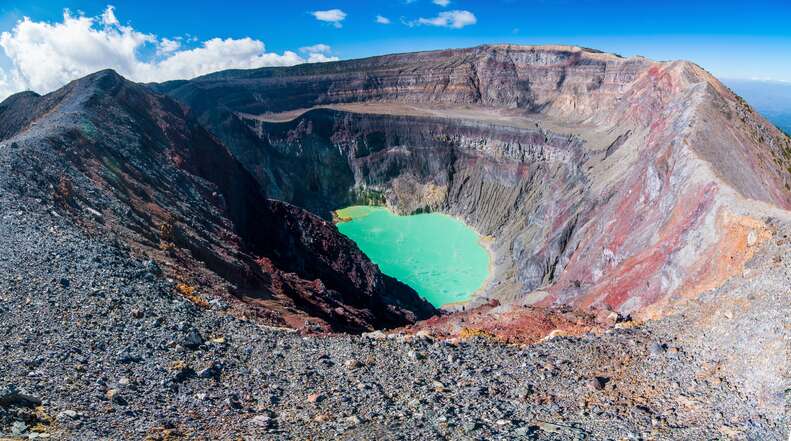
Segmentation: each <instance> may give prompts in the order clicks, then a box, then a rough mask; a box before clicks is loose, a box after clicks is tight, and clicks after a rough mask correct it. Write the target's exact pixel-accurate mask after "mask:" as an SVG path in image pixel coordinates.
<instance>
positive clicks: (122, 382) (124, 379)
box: [118, 377, 131, 386]
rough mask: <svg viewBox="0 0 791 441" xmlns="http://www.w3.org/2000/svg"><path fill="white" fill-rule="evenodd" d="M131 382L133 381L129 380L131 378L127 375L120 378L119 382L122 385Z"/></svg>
mask: <svg viewBox="0 0 791 441" xmlns="http://www.w3.org/2000/svg"><path fill="white" fill-rule="evenodd" d="M129 383H131V381H130V380H129V378H126V377H121V379H120V380H118V384H120V385H121V386H128V385H129Z"/></svg>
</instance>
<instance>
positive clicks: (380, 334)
mask: <svg viewBox="0 0 791 441" xmlns="http://www.w3.org/2000/svg"><path fill="white" fill-rule="evenodd" d="M363 337H365V338H370V339H372V340H381V339H383V338H386V337H387V335H385V333H384V332H382V331H373V332H366V333H364V334H363Z"/></svg>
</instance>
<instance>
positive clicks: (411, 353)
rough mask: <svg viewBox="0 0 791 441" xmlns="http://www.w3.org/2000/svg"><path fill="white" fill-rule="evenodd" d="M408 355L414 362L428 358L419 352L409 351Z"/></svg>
mask: <svg viewBox="0 0 791 441" xmlns="http://www.w3.org/2000/svg"><path fill="white" fill-rule="evenodd" d="M406 355H407V357H409V358H411V359H412V360H423V359H424V358H426V356H425V355H423V354H422V353H420V352H417V351H409V352H407V354H406Z"/></svg>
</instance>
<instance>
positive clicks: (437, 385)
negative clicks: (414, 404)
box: [431, 381, 445, 392]
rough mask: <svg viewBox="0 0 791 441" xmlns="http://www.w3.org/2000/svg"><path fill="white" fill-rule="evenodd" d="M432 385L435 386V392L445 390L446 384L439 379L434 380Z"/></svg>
mask: <svg viewBox="0 0 791 441" xmlns="http://www.w3.org/2000/svg"><path fill="white" fill-rule="evenodd" d="M431 387H433V388H434V391H435V392H445V385H444V384H442V383H441V382H439V381H433V382H432V383H431Z"/></svg>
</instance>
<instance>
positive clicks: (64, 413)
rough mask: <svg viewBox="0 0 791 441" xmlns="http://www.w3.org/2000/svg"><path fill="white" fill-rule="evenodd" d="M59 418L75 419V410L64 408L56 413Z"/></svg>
mask: <svg viewBox="0 0 791 441" xmlns="http://www.w3.org/2000/svg"><path fill="white" fill-rule="evenodd" d="M58 419H59V420H61V421H62V420H74V419H77V412H76V411H74V410H70V409H69V410H64V411H62V412H60V413H59V414H58Z"/></svg>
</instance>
